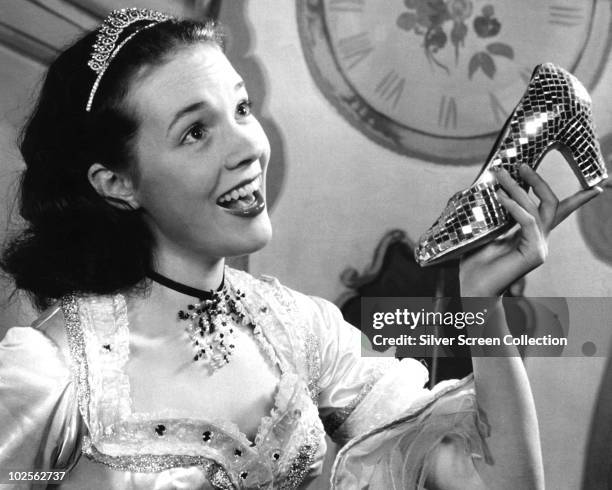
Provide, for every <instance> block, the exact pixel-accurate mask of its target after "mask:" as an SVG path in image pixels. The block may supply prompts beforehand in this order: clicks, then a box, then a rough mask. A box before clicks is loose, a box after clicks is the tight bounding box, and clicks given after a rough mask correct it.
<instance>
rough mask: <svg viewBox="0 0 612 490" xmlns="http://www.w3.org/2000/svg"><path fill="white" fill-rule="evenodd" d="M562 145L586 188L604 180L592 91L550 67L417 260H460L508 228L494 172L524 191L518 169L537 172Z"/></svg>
mask: <svg viewBox="0 0 612 490" xmlns="http://www.w3.org/2000/svg"><path fill="white" fill-rule="evenodd" d="M559 143H560V144H562V145H565V146H567V148H568V150H569V151H570V153H571V154H572V155H573V159H572V161H571V162H570V164H571V165H572V167H573V168H574V171H575V173H576V174H577V175H578V178H579V180H580V181H581V183H582V184H583V186H585V187H590V186H594V185H595V184H597V183H599V182H601V181H602V180H603V179H605V178H606V176H607V173H606V168H605V162H604V159H603V157H602V155H601V150H600V147H599V143H598V142H597V138H596V136H595V129H594V124H593V122H592V110H591V100H590V97H589V95H588V93H587V92H586V90H585V89H584V87H583V86H582V84H581V83H580V82H579V81H578V80H577V79H576V78H575V77H574V76H573V75H571V74H570V73H568V72H566V71H565V70H563V69H561V68H559V67H558V66H555V65H553V64H552V63H546V64H543V65H540V66H539V67H538V68H537V69H536V71H535V72H534V75H533V77H532V79H531V81H530V82H529V85H528V87H527V91H526V92H525V94H524V95H523V98H522V99H521V101H520V102H519V104H518V105H517V106H516V108H515V109H514V112H513V114H512V116H511V118H510V119H509V120H508V122H507V123H506V126H505V127H504V129H503V133H502V134H501V135H500V138H499V139H498V143H497V145H498V146H497V147H496V148H495V149H494V150H495V153H494V154H493V155H492V156H491V157H490V159H489V161H488V163H487V164H486V165H485V167H484V168H483V170H482V171H481V173H480V174H479V176H478V178H477V179H476V181H475V182H474V183H473V184H472V185H471V186H470V187H469V188H467V189H465V190H463V191H460V192H458V193H456V194H455V195H454V196H453V197H451V199H450V200H449V201H448V204H447V205H446V207H445V209H444V211H443V212H442V214H441V215H440V217H439V218H438V219H437V220H436V221H435V222H434V224H433V225H432V226H431V227H430V228H429V230H427V232H425V234H423V236H422V237H421V238H420V239H419V243H418V246H417V247H416V248H415V259H416V261H417V262H418V263H419V264H420V265H430V264H435V263H439V262H442V261H444V260H447V259H451V258H454V257H457V256H458V255H459V254H461V253H465V252H466V251H467V250H469V249H470V248H472V247H473V246H476V245H478V244H481V243H483V242H484V240H485V239H492V238H494V237H495V236H497V235H499V234H500V233H502V232H503V231H505V230H507V229H509V228H510V227H511V226H512V225H513V224H514V220H513V219H512V218H511V217H510V215H509V214H508V212H507V211H506V209H505V208H504V206H503V205H502V204H501V203H500V202H499V201H498V200H497V196H496V191H497V190H498V189H499V188H500V184H499V183H498V181H497V178H496V177H495V176H494V173H493V172H492V170H493V169H495V168H504V169H505V170H507V171H508V172H509V173H510V175H511V176H512V178H513V179H514V180H516V181H517V182H518V183H519V184H520V185H521V186H522V187H523V188H525V189H526V188H527V187H528V185H527V184H526V183H525V182H524V181H523V179H522V178H521V177H520V175H519V173H518V169H519V165H520V164H521V163H526V164H528V165H529V166H530V167H532V168H533V169H536V168H537V167H538V165H539V163H540V161H541V159H542V157H543V156H544V155H545V154H546V152H547V151H548V150H549V149H551V148H554V146H555V145H557V144H559Z"/></svg>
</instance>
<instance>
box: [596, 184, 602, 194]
mask: <svg viewBox="0 0 612 490" xmlns="http://www.w3.org/2000/svg"><path fill="white" fill-rule="evenodd" d="M593 189H595V190H596V191H597V192H599V193H600V194H601V193H602V192H603V191H604V190H603V188H602V187H599V186H598V185H596V186H595V187H593Z"/></svg>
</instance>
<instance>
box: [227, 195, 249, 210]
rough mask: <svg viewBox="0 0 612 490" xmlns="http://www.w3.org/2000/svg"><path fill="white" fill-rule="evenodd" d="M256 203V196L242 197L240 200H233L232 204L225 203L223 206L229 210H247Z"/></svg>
mask: <svg viewBox="0 0 612 490" xmlns="http://www.w3.org/2000/svg"><path fill="white" fill-rule="evenodd" d="M254 202H255V196H254V195H253V194H249V195H246V196H244V197H240V198H239V199H236V200H232V201H230V202H224V203H223V206H224V207H226V208H228V209H246V208H248V207H249V206H252V205H253V203H254Z"/></svg>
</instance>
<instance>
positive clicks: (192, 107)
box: [166, 80, 245, 135]
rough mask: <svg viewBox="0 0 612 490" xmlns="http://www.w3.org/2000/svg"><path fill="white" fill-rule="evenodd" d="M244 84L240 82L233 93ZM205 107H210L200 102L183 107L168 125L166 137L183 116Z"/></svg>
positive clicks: (242, 81)
mask: <svg viewBox="0 0 612 490" xmlns="http://www.w3.org/2000/svg"><path fill="white" fill-rule="evenodd" d="M244 86H245V83H244V80H240V81H239V82H238V83H237V84H236V85H234V91H236V92H237V91H238V90H240V89H242V88H244ZM207 107H210V104H208V103H207V102H205V101H203V100H201V101H199V102H194V103H193V104H189V105H188V106H186V107H183V108H182V109H181V110H179V111H178V112H177V113H176V114H175V115H174V117H173V118H172V122H171V123H170V125H169V126H168V131H167V132H166V135H168V134H170V131H171V130H172V127H173V126H174V125H175V124H176V123H177V122H178V121H179V120H180V119H181V118H182V117H184V116H186V115H187V114H190V113H192V112H195V111H199V110H201V109H205V108H207Z"/></svg>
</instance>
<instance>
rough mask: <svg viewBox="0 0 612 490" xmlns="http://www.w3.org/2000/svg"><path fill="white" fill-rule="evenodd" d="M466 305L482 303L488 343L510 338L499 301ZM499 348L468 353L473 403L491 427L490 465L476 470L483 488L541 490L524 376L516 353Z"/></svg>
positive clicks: (535, 428)
mask: <svg viewBox="0 0 612 490" xmlns="http://www.w3.org/2000/svg"><path fill="white" fill-rule="evenodd" d="M470 301H480V302H485V301H486V307H487V310H488V317H487V323H486V336H487V337H493V336H495V337H498V338H503V336H504V335H507V334H508V333H509V330H508V325H507V323H506V318H505V314H504V310H503V307H502V304H501V298H496V299H494V298H491V299H487V300H476V299H474V298H472V299H471V300H470ZM501 348H502V349H504V351H503V352H500V351H499V350H497V351H495V352H492V351H491V350H489V351H487V350H483V348H482V347H480V348H475V349H473V352H472V353H473V366H474V381H475V386H476V398H477V401H478V405H479V407H480V409H481V410H482V411H483V412H484V413H485V415H486V417H487V420H488V423H489V425H490V427H491V435H490V437H489V438H488V439H487V443H488V445H489V449H490V450H491V456H492V458H493V463H492V464H491V465H489V464H486V463H484V462H482V461H481V462H477V464H476V466H477V469H478V472H479V473H480V475H481V478H482V479H483V481H484V482H485V484H486V485H487V487H488V488H494V489H505V488H508V489H515V488H524V489H540V488H544V473H543V467H542V455H541V448H540V438H539V430H538V422H537V416H536V411H535V405H534V401H533V396H532V393H531V388H530V386H529V380H528V378H527V373H526V371H525V367H524V365H523V362H522V359H521V358H520V357H519V355H518V352H517V351H516V347H514V346H503V347H501ZM485 349H488V348H485ZM495 349H500V347H495ZM487 354H496V355H498V356H500V355H503V356H504V357H490V356H487Z"/></svg>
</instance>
